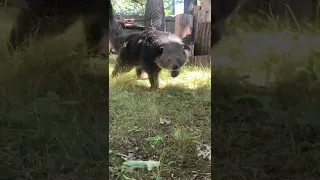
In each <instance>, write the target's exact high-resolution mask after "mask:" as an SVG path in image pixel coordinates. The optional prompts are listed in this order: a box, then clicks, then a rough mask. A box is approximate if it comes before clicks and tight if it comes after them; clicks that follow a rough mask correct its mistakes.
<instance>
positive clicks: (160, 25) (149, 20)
mask: <svg viewBox="0 0 320 180" xmlns="http://www.w3.org/2000/svg"><path fill="white" fill-rule="evenodd" d="M144 28H145V30H151V29H156V30H159V31H165V30H166V24H165V15H164V5H163V0H147V4H146V9H145V14H144ZM136 73H137V76H138V77H139V78H140V79H148V74H147V73H146V72H144V71H142V70H141V69H140V68H137V69H136Z"/></svg>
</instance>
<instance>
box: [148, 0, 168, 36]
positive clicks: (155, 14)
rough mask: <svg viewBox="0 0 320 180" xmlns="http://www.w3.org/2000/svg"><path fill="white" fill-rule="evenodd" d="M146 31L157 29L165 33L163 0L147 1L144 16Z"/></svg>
mask: <svg viewBox="0 0 320 180" xmlns="http://www.w3.org/2000/svg"><path fill="white" fill-rule="evenodd" d="M144 27H145V30H150V29H153V28H155V29H156V30H159V31H165V16H164V5H163V0H147V4H146V10H145V14H144Z"/></svg>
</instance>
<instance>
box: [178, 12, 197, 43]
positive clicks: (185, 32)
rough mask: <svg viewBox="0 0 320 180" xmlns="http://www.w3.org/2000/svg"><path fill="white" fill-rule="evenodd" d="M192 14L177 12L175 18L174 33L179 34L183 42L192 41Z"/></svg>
mask: <svg viewBox="0 0 320 180" xmlns="http://www.w3.org/2000/svg"><path fill="white" fill-rule="evenodd" d="M192 29H193V15H191V14H178V15H176V19H175V34H176V35H177V36H179V37H180V38H181V39H182V40H183V42H184V43H186V44H190V42H191V41H192Z"/></svg>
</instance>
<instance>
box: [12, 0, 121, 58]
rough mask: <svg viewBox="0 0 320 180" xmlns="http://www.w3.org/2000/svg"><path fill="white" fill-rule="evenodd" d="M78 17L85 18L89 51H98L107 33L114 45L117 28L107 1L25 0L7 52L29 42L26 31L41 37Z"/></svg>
mask: <svg viewBox="0 0 320 180" xmlns="http://www.w3.org/2000/svg"><path fill="white" fill-rule="evenodd" d="M108 8H109V10H108ZM108 11H109V13H108ZM79 17H81V18H83V20H84V29H85V35H86V40H87V45H88V51H92V52H93V53H97V52H100V50H101V49H100V48H102V47H101V43H102V39H103V37H104V36H108V34H109V33H110V34H109V35H110V39H109V42H110V44H111V45H115V44H116V43H115V42H116V38H117V37H118V36H119V35H120V30H119V26H118V24H117V23H116V21H115V18H114V16H113V10H112V5H111V2H110V0H24V5H23V6H22V7H20V10H19V14H18V16H17V18H16V19H15V22H14V25H13V27H12V30H11V34H10V39H9V43H8V48H9V52H10V53H12V51H14V50H17V49H21V50H23V49H24V48H25V46H26V45H27V44H28V39H29V38H28V35H29V34H31V35H32V36H34V35H37V36H44V35H57V34H60V33H63V32H65V31H66V30H67V29H68V28H69V27H70V26H71V25H72V24H74V23H75V22H76V21H77V20H78V19H79ZM109 30H110V31H109ZM24 42H25V43H24ZM103 48H105V47H103Z"/></svg>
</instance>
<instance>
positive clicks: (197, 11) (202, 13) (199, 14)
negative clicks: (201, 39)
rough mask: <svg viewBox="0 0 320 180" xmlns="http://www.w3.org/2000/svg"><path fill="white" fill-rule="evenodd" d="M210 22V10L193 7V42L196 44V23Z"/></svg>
mask: <svg viewBox="0 0 320 180" xmlns="http://www.w3.org/2000/svg"><path fill="white" fill-rule="evenodd" d="M202 22H211V8H207V9H205V8H202V7H201V6H195V7H194V18H193V32H192V34H193V38H192V39H193V41H194V42H195V43H196V42H197V35H196V34H197V31H198V23H202Z"/></svg>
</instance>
